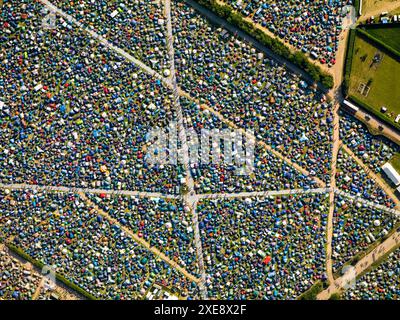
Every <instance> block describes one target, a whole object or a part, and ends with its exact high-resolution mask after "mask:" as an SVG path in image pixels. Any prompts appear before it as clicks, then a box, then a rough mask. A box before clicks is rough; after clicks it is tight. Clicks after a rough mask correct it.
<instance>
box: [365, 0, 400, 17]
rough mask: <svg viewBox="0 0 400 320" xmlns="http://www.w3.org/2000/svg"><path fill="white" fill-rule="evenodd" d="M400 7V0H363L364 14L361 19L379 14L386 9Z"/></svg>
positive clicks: (392, 9) (389, 10) (391, 9)
mask: <svg viewBox="0 0 400 320" xmlns="http://www.w3.org/2000/svg"><path fill="white" fill-rule="evenodd" d="M399 8H400V1H399V0H363V4H362V14H363V15H362V17H361V18H360V19H361V20H364V19H367V18H368V17H370V16H377V15H379V14H380V13H382V12H384V11H387V12H391V11H394V10H396V9H399Z"/></svg>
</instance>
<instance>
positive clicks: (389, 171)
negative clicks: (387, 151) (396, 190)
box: [382, 162, 400, 186]
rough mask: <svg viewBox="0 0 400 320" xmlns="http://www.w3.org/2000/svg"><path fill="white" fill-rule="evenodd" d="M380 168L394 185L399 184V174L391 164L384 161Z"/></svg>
mask: <svg viewBox="0 0 400 320" xmlns="http://www.w3.org/2000/svg"><path fill="white" fill-rule="evenodd" d="M382 169H383V171H384V172H385V173H386V175H387V176H388V178H389V179H390V180H391V181H392V182H393V183H394V185H395V186H398V185H400V174H399V173H398V172H397V171H396V170H395V169H394V168H393V166H392V165H391V164H390V163H389V162H387V163H385V165H384V166H383V167H382Z"/></svg>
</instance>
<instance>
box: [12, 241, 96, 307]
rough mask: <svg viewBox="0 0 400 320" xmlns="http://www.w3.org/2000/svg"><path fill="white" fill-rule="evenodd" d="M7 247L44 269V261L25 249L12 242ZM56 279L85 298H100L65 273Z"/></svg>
mask: <svg viewBox="0 0 400 320" xmlns="http://www.w3.org/2000/svg"><path fill="white" fill-rule="evenodd" d="M5 245H6V247H7V248H8V249H9V250H10V251H12V252H13V253H15V254H16V255H18V256H20V257H21V258H23V259H24V260H26V261H28V262H30V263H31V264H32V265H34V266H35V267H36V268H39V269H43V267H44V263H43V262H41V261H39V260H35V259H34V258H32V257H31V256H30V255H29V254H27V253H26V252H25V251H24V250H23V249H21V248H20V247H17V246H16V245H14V244H11V243H5ZM56 279H57V280H58V281H60V282H61V283H63V284H64V285H65V286H67V287H68V288H70V289H72V290H73V291H76V292H78V293H79V294H81V295H82V296H84V297H85V298H87V299H89V300H98V299H97V298H96V297H95V296H93V295H92V294H91V293H89V292H87V291H86V290H84V289H82V288H81V287H79V286H77V285H76V284H74V283H73V282H71V281H70V280H68V279H66V278H65V277H64V276H63V275H61V274H59V273H56Z"/></svg>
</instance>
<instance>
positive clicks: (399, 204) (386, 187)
mask: <svg viewBox="0 0 400 320" xmlns="http://www.w3.org/2000/svg"><path fill="white" fill-rule="evenodd" d="M342 148H343V150H344V151H345V152H346V153H347V154H349V155H350V156H351V157H352V158H353V159H354V161H355V162H357V164H358V165H359V166H360V167H361V168H363V169H364V171H365V173H366V174H368V176H369V177H370V178H371V179H372V180H374V181H375V182H376V183H377V184H378V185H379V186H380V187H381V188H382V190H383V191H385V192H386V194H387V195H388V196H389V197H390V198H391V199H392V200H393V201H394V203H395V204H396V209H400V200H399V198H398V197H397V196H396V195H395V194H394V192H393V190H392V189H391V188H390V186H389V185H388V184H387V183H386V182H385V181H384V180H383V178H382V177H380V176H378V175H377V174H376V173H375V172H373V171H372V170H371V169H370V168H368V166H367V165H366V164H365V163H364V162H363V161H362V160H361V159H360V158H358V157H357V156H356V155H355V154H354V152H353V151H352V150H351V149H350V148H349V147H348V146H346V145H345V144H342Z"/></svg>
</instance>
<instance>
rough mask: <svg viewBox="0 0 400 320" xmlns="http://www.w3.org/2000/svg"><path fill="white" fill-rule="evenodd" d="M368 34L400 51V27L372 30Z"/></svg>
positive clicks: (368, 30)
mask: <svg viewBox="0 0 400 320" xmlns="http://www.w3.org/2000/svg"><path fill="white" fill-rule="evenodd" d="M367 32H368V33H370V34H372V35H373V36H374V37H376V38H378V39H380V40H382V41H383V42H385V43H386V44H387V45H389V46H391V47H392V48H393V49H396V50H397V51H400V25H398V26H395V27H390V28H377V29H374V28H370V29H367Z"/></svg>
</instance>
